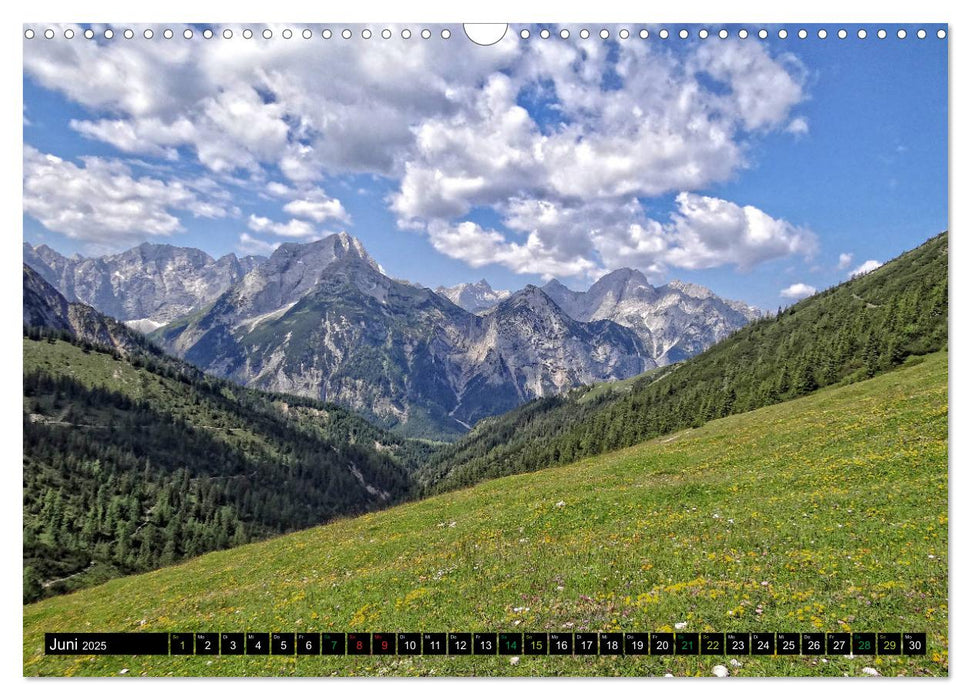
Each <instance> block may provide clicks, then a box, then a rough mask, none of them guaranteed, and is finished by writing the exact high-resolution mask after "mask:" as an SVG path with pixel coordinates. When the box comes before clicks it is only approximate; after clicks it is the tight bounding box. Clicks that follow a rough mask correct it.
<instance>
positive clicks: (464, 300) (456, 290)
mask: <svg viewBox="0 0 971 700" xmlns="http://www.w3.org/2000/svg"><path fill="white" fill-rule="evenodd" d="M435 293H436V294H440V295H442V296H443V297H445V298H446V299H448V300H449V301H450V302H452V303H453V304H455V305H456V306H461V307H462V308H463V309H465V310H466V311H468V312H470V313H473V314H478V313H481V312H483V311H487V310H488V309H491V308H492V307H494V306H495V305H496V304H498V303H499V302H501V301H504V300H506V299H508V298H509V297H510V296H511V295H512V292H510V291H509V290H507V289H493V288H492V285H490V284H489V283H488V282H487V281H486V280H485V279H481V280H479V281H478V282H465V283H463V284H457V285H455V286H454V287H437V288H436V289H435Z"/></svg>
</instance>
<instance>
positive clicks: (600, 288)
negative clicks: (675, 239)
mask: <svg viewBox="0 0 971 700" xmlns="http://www.w3.org/2000/svg"><path fill="white" fill-rule="evenodd" d="M543 290H544V291H545V292H546V293H547V294H548V295H549V296H550V297H551V298H552V299H553V300H554V301H555V302H556V303H557V304H558V305H559V306H560V307H561V308H562V309H563V310H564V311H565V312H566V313H568V314H569V315H570V316H572V317H573V318H575V319H577V320H578V321H598V320H610V321H614V322H615V323H618V324H620V325H621V326H625V327H627V328H630V329H632V330H633V331H634V332H635V333H637V335H638V337H640V339H641V342H642V343H643V345H644V349H645V352H646V354H647V357H648V358H649V359H650V360H651V362H652V363H653V364H655V365H657V366H663V365H667V364H671V363H673V362H680V361H681V360H684V359H687V358H688V357H691V356H693V355H697V354H698V353H699V352H701V351H702V350H704V349H705V348H707V347H709V346H711V345H713V344H714V343H716V342H718V341H719V340H721V339H723V338H725V337H727V336H728V335H730V334H731V333H732V332H733V331H736V330H738V329H739V328H741V327H742V326H744V325H746V324H747V323H749V322H750V321H753V320H755V319H757V318H759V317H760V316H761V312H760V311H759V310H758V309H756V308H754V307H751V306H749V305H747V304H744V303H742V302H737V301H730V300H726V299H722V298H721V297H719V296H717V295H716V294H715V293H714V292H712V291H711V290H710V289H706V288H705V287H701V286H699V285H695V284H689V283H686V282H680V281H674V282H670V283H668V284H666V285H663V286H661V287H653V286H652V285H651V284H650V283H649V282H648V281H647V278H646V277H645V276H644V274H643V273H641V272H640V271H639V270H632V269H630V268H622V269H620V270H615V271H614V272H611V273H609V274H607V275H605V276H603V277H601V278H600V279H599V280H598V281H597V282H596V283H595V284H594V285H593V286H592V287H590V289H589V290H587V291H586V292H576V291H573V290H570V289H568V288H567V287H566V286H564V285H563V284H562V283H561V282H559V281H558V280H552V281H550V282H549V283H547V284H546V285H545V286H544V287H543Z"/></svg>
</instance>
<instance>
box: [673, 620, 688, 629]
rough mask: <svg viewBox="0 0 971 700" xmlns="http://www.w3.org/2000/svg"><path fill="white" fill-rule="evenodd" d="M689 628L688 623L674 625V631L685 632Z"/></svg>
mask: <svg viewBox="0 0 971 700" xmlns="http://www.w3.org/2000/svg"><path fill="white" fill-rule="evenodd" d="M687 626H688V623H687V622H675V623H674V629H676V630H683V629H684V628H685V627H687Z"/></svg>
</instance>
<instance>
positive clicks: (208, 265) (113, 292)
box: [23, 242, 265, 331]
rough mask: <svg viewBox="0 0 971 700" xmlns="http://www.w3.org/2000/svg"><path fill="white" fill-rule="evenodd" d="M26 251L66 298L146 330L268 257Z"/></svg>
mask: <svg viewBox="0 0 971 700" xmlns="http://www.w3.org/2000/svg"><path fill="white" fill-rule="evenodd" d="M23 255H24V262H25V263H26V264H28V265H30V266H31V267H32V268H34V269H35V270H36V271H37V273H38V274H39V275H40V276H41V277H43V278H44V279H45V280H47V282H48V283H49V284H51V285H52V286H53V287H54V288H55V289H57V290H58V291H60V292H61V293H62V294H63V295H64V297H65V298H66V299H67V300H68V301H80V302H82V303H84V304H88V305H90V306H93V307H94V308H96V309H98V311H100V312H102V313H104V314H107V315H108V316H112V317H113V318H117V319H118V320H120V321H124V322H125V323H127V324H129V325H131V326H133V327H135V328H136V329H138V330H142V331H151V330H154V329H155V328H158V327H159V326H161V325H164V324H165V323H168V322H169V321H171V320H173V319H175V318H178V317H180V316H183V315H185V314H187V313H190V312H192V311H194V310H195V309H197V308H199V307H200V306H202V305H204V304H208V303H211V302H212V300H213V299H215V298H216V297H218V296H219V295H220V294H222V293H223V292H224V291H226V290H227V289H228V288H229V287H230V286H231V285H233V284H235V283H236V282H238V281H239V280H240V279H242V277H243V276H244V275H245V274H246V273H247V272H249V271H250V270H252V269H253V268H254V267H256V266H257V265H259V264H260V263H261V262H263V261H264V260H265V258H262V257H259V256H246V257H243V258H237V257H236V255H234V254H232V253H230V254H229V255H224V256H223V257H221V258H219V259H218V260H215V259H214V258H213V257H212V256H210V255H209V254H207V253H205V252H203V251H201V250H198V249H196V248H182V247H178V246H173V245H159V244H154V243H142V244H141V245H139V246H137V247H135V248H132V249H130V250H126V251H124V252H123V253H117V254H113V255H104V256H101V257H97V258H85V257H81V256H79V255H75V256H72V257H70V258H68V257H65V256H63V255H61V254H60V253H58V252H57V251H55V250H53V249H52V248H50V247H49V246H46V245H39V246H36V247H34V246H31V245H30V244H29V243H26V242H25V243H24V246H23Z"/></svg>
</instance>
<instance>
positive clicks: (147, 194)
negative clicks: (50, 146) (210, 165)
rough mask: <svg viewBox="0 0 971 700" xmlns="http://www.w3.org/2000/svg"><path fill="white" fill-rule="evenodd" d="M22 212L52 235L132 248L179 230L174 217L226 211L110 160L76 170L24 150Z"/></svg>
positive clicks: (181, 186) (185, 187) (176, 183)
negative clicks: (53, 232) (133, 245)
mask: <svg viewBox="0 0 971 700" xmlns="http://www.w3.org/2000/svg"><path fill="white" fill-rule="evenodd" d="M23 183H24V192H23V208H24V212H25V213H27V214H29V215H30V216H32V217H34V218H35V219H37V220H38V221H39V222H40V223H42V224H43V225H44V226H45V227H46V228H48V229H49V230H51V231H56V232H58V233H63V234H64V235H66V236H68V237H69V238H75V239H80V240H84V241H89V242H91V243H94V244H101V245H105V244H117V243H119V242H121V243H130V242H135V241H137V240H139V239H144V237H146V236H169V235H172V234H173V233H176V232H178V231H181V230H182V228H183V227H182V223H181V221H180V219H179V216H178V215H177V214H175V213H173V212H188V213H190V214H192V215H193V216H197V217H204V218H219V217H223V216H226V215H227V210H226V208H225V207H224V206H223V204H221V203H220V202H219V201H213V200H212V199H210V198H207V197H204V196H202V194H201V193H200V191H199V190H198V189H197V188H194V187H192V186H191V185H190V184H189V183H188V182H187V181H184V180H178V179H172V180H169V181H165V180H162V179H158V178H153V177H137V176H135V175H134V174H133V172H132V170H131V168H130V167H129V166H128V165H126V164H125V163H122V162H121V161H118V160H114V159H110V158H95V157H86V158H82V159H81V165H77V164H75V163H72V162H71V161H67V160H63V159H61V158H58V157H57V156H53V155H50V154H45V153H41V152H40V151H38V150H37V149H35V148H33V147H31V146H24V181H23Z"/></svg>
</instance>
